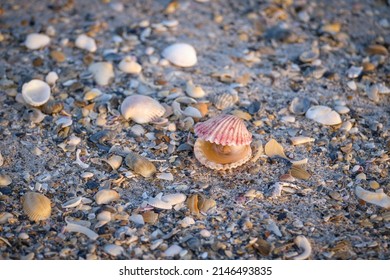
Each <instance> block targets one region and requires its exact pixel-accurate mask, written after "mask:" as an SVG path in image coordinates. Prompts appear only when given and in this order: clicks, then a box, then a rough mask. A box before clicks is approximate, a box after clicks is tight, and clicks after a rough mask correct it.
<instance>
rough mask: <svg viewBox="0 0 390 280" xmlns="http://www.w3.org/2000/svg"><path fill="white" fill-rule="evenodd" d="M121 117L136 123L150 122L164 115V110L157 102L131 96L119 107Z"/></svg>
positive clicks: (144, 97)
mask: <svg viewBox="0 0 390 280" xmlns="http://www.w3.org/2000/svg"><path fill="white" fill-rule="evenodd" d="M121 113H122V116H123V117H124V118H125V119H126V120H127V119H131V120H133V121H134V122H136V123H139V124H143V123H148V122H152V121H154V120H156V119H158V118H159V117H162V116H163V115H164V113H165V108H164V106H162V105H161V104H160V103H159V102H158V101H157V100H154V99H153V98H151V97H149V96H145V95H138V94H135V95H131V96H128V97H126V98H125V100H123V102H122V105H121Z"/></svg>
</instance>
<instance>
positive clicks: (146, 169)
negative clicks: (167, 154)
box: [125, 152, 157, 178]
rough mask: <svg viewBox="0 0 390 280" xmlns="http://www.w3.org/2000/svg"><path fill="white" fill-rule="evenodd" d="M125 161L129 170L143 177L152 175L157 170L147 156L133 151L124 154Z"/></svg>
mask: <svg viewBox="0 0 390 280" xmlns="http://www.w3.org/2000/svg"><path fill="white" fill-rule="evenodd" d="M125 162H126V165H127V166H128V167H129V168H130V169H131V170H133V171H134V172H135V173H137V174H140V175H142V176H143V177H145V178H148V177H151V176H153V174H154V173H156V171H157V169H156V167H155V166H154V164H153V163H152V162H150V161H149V160H148V159H147V158H145V157H143V156H141V155H138V154H136V153H133V152H130V153H129V154H128V155H127V156H126V158H125Z"/></svg>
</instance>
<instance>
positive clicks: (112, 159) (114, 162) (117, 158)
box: [105, 155, 123, 170]
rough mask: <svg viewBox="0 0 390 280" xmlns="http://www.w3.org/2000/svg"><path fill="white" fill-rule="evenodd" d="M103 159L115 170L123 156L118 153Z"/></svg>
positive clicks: (120, 163)
mask: <svg viewBox="0 0 390 280" xmlns="http://www.w3.org/2000/svg"><path fill="white" fill-rule="evenodd" d="M105 161H106V162H107V163H108V164H109V165H110V166H111V168H112V169H113V170H117V169H118V168H119V167H120V166H121V165H122V161H123V158H122V157H121V156H118V155H112V156H110V157H109V158H108V159H106V160H105Z"/></svg>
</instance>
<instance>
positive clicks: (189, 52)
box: [162, 43, 198, 67]
mask: <svg viewBox="0 0 390 280" xmlns="http://www.w3.org/2000/svg"><path fill="white" fill-rule="evenodd" d="M162 56H163V57H165V58H166V59H167V60H169V62H171V63H173V64H175V65H176V66H179V67H192V66H194V65H195V64H196V63H197V61H198V59H197V57H196V51H195V49H194V47H193V46H191V45H189V44H185V43H176V44H173V45H170V46H169V47H167V48H165V49H164V50H163V52H162Z"/></svg>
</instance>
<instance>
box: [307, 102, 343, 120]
mask: <svg viewBox="0 0 390 280" xmlns="http://www.w3.org/2000/svg"><path fill="white" fill-rule="evenodd" d="M306 118H308V119H311V120H314V121H316V122H319V123H321V124H324V125H337V124H340V123H341V118H340V115H339V114H338V113H337V112H336V111H333V110H332V109H331V108H329V107H327V106H312V107H310V109H309V110H308V111H307V112H306Z"/></svg>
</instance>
